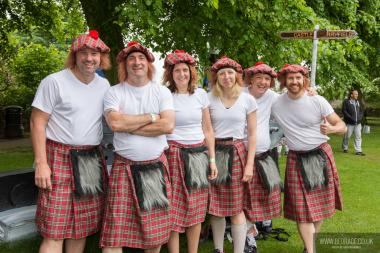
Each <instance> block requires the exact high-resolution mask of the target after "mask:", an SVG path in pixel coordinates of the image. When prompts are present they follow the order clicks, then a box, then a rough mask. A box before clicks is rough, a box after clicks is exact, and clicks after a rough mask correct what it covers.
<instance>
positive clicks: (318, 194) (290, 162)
mask: <svg viewBox="0 0 380 253" xmlns="http://www.w3.org/2000/svg"><path fill="white" fill-rule="evenodd" d="M319 147H320V148H321V149H322V150H323V151H324V152H325V154H326V155H327V157H328V160H327V166H328V185H327V186H321V187H318V188H316V189H313V190H311V191H307V190H306V189H305V187H304V184H303V180H302V175H301V169H300V166H299V164H298V162H297V155H296V152H294V151H290V152H289V154H288V158H287V163H286V172H285V194H284V195H285V196H284V198H285V199H284V216H285V218H287V219H290V220H294V221H297V222H316V221H319V220H323V219H325V218H328V217H331V216H332V215H333V214H334V213H335V210H336V209H337V210H342V207H343V204H342V194H341V190H340V183H339V177H338V171H337V168H336V165H335V160H334V156H333V153H332V149H331V147H330V145H329V144H327V143H323V144H321V145H320V146H319Z"/></svg>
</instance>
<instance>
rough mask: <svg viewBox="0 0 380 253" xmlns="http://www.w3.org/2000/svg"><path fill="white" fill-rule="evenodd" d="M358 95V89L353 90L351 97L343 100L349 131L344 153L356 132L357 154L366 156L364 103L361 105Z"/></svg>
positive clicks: (355, 145) (345, 139)
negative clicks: (363, 131)
mask: <svg viewBox="0 0 380 253" xmlns="http://www.w3.org/2000/svg"><path fill="white" fill-rule="evenodd" d="M358 96H359V94H358V91H357V90H351V91H350V94H349V97H348V98H347V99H345V100H344V101H343V105H342V113H343V118H344V122H345V123H346V125H347V132H346V134H345V135H344V137H343V143H342V148H343V152H344V153H347V152H348V142H349V139H350V137H351V135H352V133H354V134H355V140H354V148H355V154H356V155H359V156H364V155H365V154H364V153H363V152H362V137H361V130H362V125H361V121H362V118H363V112H364V108H363V107H362V105H360V103H359V101H358Z"/></svg>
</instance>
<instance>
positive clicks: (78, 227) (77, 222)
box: [36, 140, 107, 240]
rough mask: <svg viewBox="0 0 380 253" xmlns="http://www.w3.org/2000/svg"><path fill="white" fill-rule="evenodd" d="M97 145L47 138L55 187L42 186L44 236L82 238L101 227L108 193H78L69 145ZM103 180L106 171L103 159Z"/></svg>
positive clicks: (40, 212)
mask: <svg viewBox="0 0 380 253" xmlns="http://www.w3.org/2000/svg"><path fill="white" fill-rule="evenodd" d="M92 147H94V146H70V145H66V144H62V143H58V142H55V141H51V140H47V141H46V154H47V160H48V164H49V166H50V169H51V172H52V190H51V191H47V190H42V189H40V190H39V194H38V201H37V211H36V224H37V228H38V230H39V232H40V234H41V236H42V237H44V238H50V239H56V240H61V239H65V238H72V239H79V238H84V237H87V236H89V235H92V234H95V233H96V232H98V231H99V229H100V227H101V220H102V215H103V210H104V209H103V207H104V204H105V194H100V195H97V196H89V197H87V196H86V197H81V198H78V197H77V196H75V194H74V192H73V190H74V185H73V182H74V178H73V173H72V166H71V160H70V154H69V152H70V149H73V148H75V149H87V148H92ZM103 165H104V166H103V178H104V180H103V182H104V187H103V189H106V188H105V187H106V184H107V178H106V177H107V175H106V167H105V162H104V160H103Z"/></svg>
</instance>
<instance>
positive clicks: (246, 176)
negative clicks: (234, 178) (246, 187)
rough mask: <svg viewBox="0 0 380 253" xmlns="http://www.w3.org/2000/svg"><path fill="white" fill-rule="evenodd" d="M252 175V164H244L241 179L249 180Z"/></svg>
mask: <svg viewBox="0 0 380 253" xmlns="http://www.w3.org/2000/svg"><path fill="white" fill-rule="evenodd" d="M252 177H253V166H247V165H246V166H245V168H244V174H243V178H242V179H241V181H243V182H251V181H252Z"/></svg>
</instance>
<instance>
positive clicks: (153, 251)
mask: <svg viewBox="0 0 380 253" xmlns="http://www.w3.org/2000/svg"><path fill="white" fill-rule="evenodd" d="M160 250H161V246H159V247H157V248H153V249H146V250H144V252H145V253H160Z"/></svg>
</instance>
